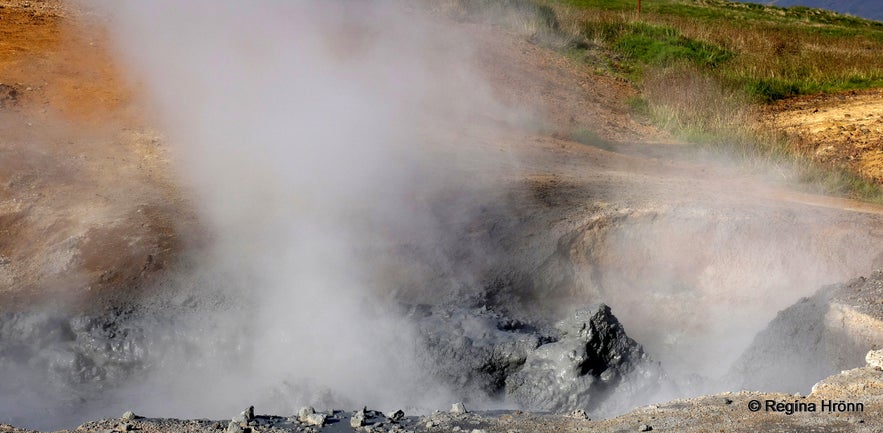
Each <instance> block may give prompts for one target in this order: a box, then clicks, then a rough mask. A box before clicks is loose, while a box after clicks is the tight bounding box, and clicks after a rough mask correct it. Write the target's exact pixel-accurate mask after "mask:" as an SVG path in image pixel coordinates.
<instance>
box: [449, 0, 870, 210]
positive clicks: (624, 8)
mask: <svg viewBox="0 0 883 433" xmlns="http://www.w3.org/2000/svg"><path fill="white" fill-rule="evenodd" d="M458 3H459V4H460V6H461V7H462V8H464V9H466V10H469V11H472V12H475V11H481V10H491V11H494V10H496V11H497V12H499V11H500V10H506V11H509V12H512V11H515V12H516V13H517V14H519V15H520V16H521V18H520V19H516V20H512V19H509V22H510V24H511V23H512V22H514V23H517V24H516V25H520V26H521V27H522V30H527V31H528V33H531V34H532V37H533V38H534V39H535V40H537V41H538V42H540V43H544V44H546V45H549V46H551V47H553V48H555V49H558V50H560V51H561V52H562V53H563V54H565V55H568V56H571V57H573V58H576V59H579V60H581V61H584V62H586V63H588V64H589V65H591V66H593V67H594V68H596V69H597V70H598V71H599V73H612V74H616V75H618V76H621V77H623V78H625V79H628V80H629V81H631V82H633V83H634V84H635V85H636V87H638V88H639V89H641V90H642V97H641V98H636V99H635V100H633V101H630V102H631V103H632V106H633V108H634V109H635V111H636V112H637V113H638V114H642V115H646V116H649V117H650V118H651V119H652V120H653V121H655V122H656V123H657V124H659V125H661V126H663V127H665V128H666V129H668V130H670V131H672V132H673V133H675V134H676V135H678V136H680V137H681V138H684V139H686V140H689V141H692V142H695V143H697V144H701V145H704V146H711V147H715V148H717V149H720V150H722V151H725V152H729V153H732V154H735V155H737V156H740V157H744V158H746V159H747V160H750V161H753V162H759V163H763V164H767V163H771V164H787V165H790V166H793V167H796V168H797V173H799V174H798V178H799V179H798V180H801V181H804V182H803V185H804V186H807V187H808V186H809V185H812V186H813V187H817V188H818V187H820V188H821V189H822V191H823V192H827V193H833V194H838V195H844V196H850V197H853V198H858V199H864V200H868V201H874V202H878V203H883V190H881V188H880V186H879V185H876V184H874V183H873V182H872V181H870V180H867V179H863V178H861V177H859V176H858V175H856V174H855V173H851V172H849V171H847V170H846V169H845V168H843V167H835V166H823V165H822V164H820V163H818V162H817V161H814V160H813V155H810V154H802V153H801V151H800V150H798V147H797V146H795V145H794V144H793V143H791V141H790V140H791V139H790V138H789V137H786V136H784V135H783V134H780V133H778V132H777V131H772V130H769V129H763V128H761V127H758V125H757V121H756V111H757V109H758V107H760V106H761V105H762V104H764V103H768V102H771V101H774V100H777V99H782V98H788V97H791V96H796V95H801V94H814V93H824V92H838V91H843V90H850V89H865V88H877V87H883V23H881V22H876V21H869V20H863V19H859V18H854V17H850V16H845V15H840V14H837V13H834V12H828V11H823V10H818V9H808V8H803V7H795V8H787V9H785V8H778V7H771V6H763V5H759V4H748V3H732V2H728V1H723V0H645V1H644V2H643V11H642V15H641V16H640V18H638V17H637V15H636V13H635V5H636V1H635V0H459V1H458ZM582 131H583V130H580V131H577V132H576V133H575V138H580V137H576V135H580V134H582V135H585V134H584V133H583V132H582Z"/></svg>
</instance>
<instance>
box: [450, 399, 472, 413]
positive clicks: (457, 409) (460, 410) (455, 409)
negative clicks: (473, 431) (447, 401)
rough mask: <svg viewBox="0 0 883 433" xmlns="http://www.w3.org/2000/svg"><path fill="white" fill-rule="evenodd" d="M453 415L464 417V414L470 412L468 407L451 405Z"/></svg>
mask: <svg viewBox="0 0 883 433" xmlns="http://www.w3.org/2000/svg"><path fill="white" fill-rule="evenodd" d="M451 413H452V414H454V415H463V414H464V413H469V411H467V410H466V405H464V404H463V403H459V402H458V403H454V404H453V405H451Z"/></svg>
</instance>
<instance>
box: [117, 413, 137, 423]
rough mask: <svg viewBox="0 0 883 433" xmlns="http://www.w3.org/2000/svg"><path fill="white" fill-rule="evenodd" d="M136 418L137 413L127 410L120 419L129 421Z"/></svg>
mask: <svg viewBox="0 0 883 433" xmlns="http://www.w3.org/2000/svg"><path fill="white" fill-rule="evenodd" d="M135 418H137V415H135V412H132V411H131V410H127V411H126V412H125V413H123V416H121V417H120V421H122V422H129V421H132V420H134V419H135Z"/></svg>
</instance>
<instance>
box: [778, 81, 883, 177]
mask: <svg viewBox="0 0 883 433" xmlns="http://www.w3.org/2000/svg"><path fill="white" fill-rule="evenodd" d="M764 121H765V122H767V123H768V124H769V125H771V126H772V127H774V128H776V129H780V130H782V131H785V132H787V133H788V134H790V135H792V136H793V137H795V138H796V139H797V143H798V146H800V147H801V149H802V150H804V151H805V152H807V153H808V154H809V155H811V156H812V157H813V158H814V159H816V160H818V161H820V162H822V163H826V164H833V165H836V166H840V167H845V168H848V169H850V170H851V171H853V172H855V173H858V174H860V175H861V176H863V177H865V178H867V179H872V180H874V181H875V182H877V183H879V184H883V91H881V90H879V89H874V90H863V91H849V92H843V93H838V94H833V95H813V96H801V97H797V98H792V99H786V100H783V101H779V102H777V103H776V104H773V105H772V106H770V107H769V109H768V110H767V111H766V114H765V115H764Z"/></svg>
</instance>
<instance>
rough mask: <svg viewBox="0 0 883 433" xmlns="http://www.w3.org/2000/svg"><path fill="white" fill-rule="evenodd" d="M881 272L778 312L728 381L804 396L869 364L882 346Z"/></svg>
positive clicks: (739, 385)
mask: <svg viewBox="0 0 883 433" xmlns="http://www.w3.org/2000/svg"><path fill="white" fill-rule="evenodd" d="M879 299H883V272H881V271H877V272H874V273H872V274H871V275H870V276H869V277H867V278H857V279H854V280H852V281H850V282H848V283H846V284H840V285H832V286H826V287H823V288H822V289H821V290H819V291H818V292H817V293H816V294H814V295H813V296H812V297H809V298H803V299H801V300H800V301H798V302H797V303H796V304H794V305H792V306H790V307H788V308H786V309H785V310H783V311H780V312H779V314H778V315H776V318H775V319H773V320H772V321H771V322H770V324H769V325H767V327H766V328H765V329H764V330H763V331H761V332H760V333H759V334H758V335H757V336H756V337H755V338H754V341H753V342H752V343H751V346H749V347H748V349H747V350H746V351H745V352H744V353H743V354H742V356H741V357H740V358H739V359H738V360H737V361H736V363H735V364H734V366H733V368H732V369H731V373H730V381H731V382H733V383H734V384H735V385H737V386H738V387H741V388H743V389H749V390H757V391H784V392H789V393H794V392H806V391H807V390H809V389H810V388H811V387H812V385H813V384H814V383H816V382H817V381H818V380H819V379H821V378H824V377H826V376H830V375H832V374H834V373H836V372H839V371H842V370H847V369H851V368H856V367H861V366H863V365H865V362H866V361H865V356H866V355H867V353H868V351H869V350H873V349H880V348H881V346H883V304H881V303H880V302H879Z"/></svg>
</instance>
